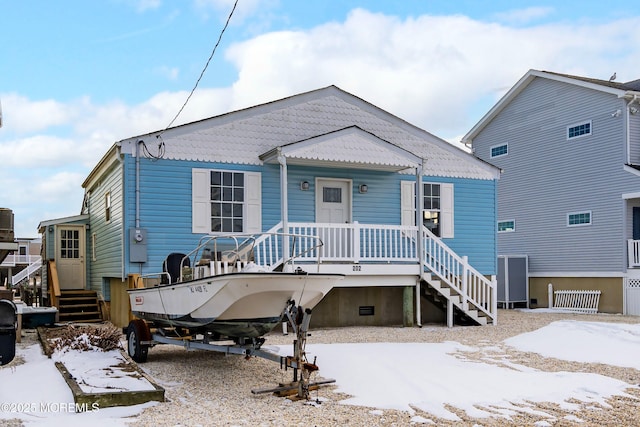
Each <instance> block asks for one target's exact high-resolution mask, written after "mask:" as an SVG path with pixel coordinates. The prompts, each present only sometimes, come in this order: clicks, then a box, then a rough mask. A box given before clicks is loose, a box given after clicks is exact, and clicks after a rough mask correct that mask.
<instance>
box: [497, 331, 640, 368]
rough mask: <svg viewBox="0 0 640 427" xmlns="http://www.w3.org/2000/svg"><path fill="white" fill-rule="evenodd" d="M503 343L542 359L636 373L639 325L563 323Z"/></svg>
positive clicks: (639, 351) (639, 334)
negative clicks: (595, 365) (608, 367)
mask: <svg viewBox="0 0 640 427" xmlns="http://www.w3.org/2000/svg"><path fill="white" fill-rule="evenodd" d="M594 338H597V340H596V342H594ZM505 344H507V345H509V346H512V347H515V348H517V349H518V350H521V351H528V352H533V353H538V354H540V355H542V356H544V357H555V358H556V359H562V360H573V361H576V362H584V363H604V364H607V365H615V366H622V367H627V368H635V369H638V370H640V325H628V324H617V323H605V322H577V321H573V320H563V321H558V322H553V323H550V324H549V325H547V326H545V327H543V328H540V329H538V330H537V331H533V332H529V333H526V334H520V335H518V336H515V337H513V338H509V339H507V340H505Z"/></svg>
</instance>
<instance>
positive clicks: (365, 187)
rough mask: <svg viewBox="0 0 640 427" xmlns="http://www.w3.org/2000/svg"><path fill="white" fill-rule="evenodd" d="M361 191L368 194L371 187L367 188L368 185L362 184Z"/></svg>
mask: <svg viewBox="0 0 640 427" xmlns="http://www.w3.org/2000/svg"><path fill="white" fill-rule="evenodd" d="M359 191H360V192H361V193H366V192H367V191H369V187H367V184H360V188H359Z"/></svg>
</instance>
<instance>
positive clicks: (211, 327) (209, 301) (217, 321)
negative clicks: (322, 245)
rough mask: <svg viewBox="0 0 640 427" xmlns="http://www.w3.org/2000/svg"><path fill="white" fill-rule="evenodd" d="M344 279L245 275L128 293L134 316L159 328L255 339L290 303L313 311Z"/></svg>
mask: <svg viewBox="0 0 640 427" xmlns="http://www.w3.org/2000/svg"><path fill="white" fill-rule="evenodd" d="M342 277H343V276H341V275H337V274H297V273H283V272H256V273H248V272H240V273H231V274H224V275H219V276H211V277H207V278H203V279H199V280H192V281H188V282H182V283H173V284H169V285H160V286H155V287H152V288H142V289H130V290H128V292H129V299H130V302H131V310H132V312H133V314H134V315H136V316H137V317H140V318H142V319H145V320H148V321H151V322H153V323H154V324H157V325H158V326H175V327H183V328H190V329H195V330H198V331H205V332H211V333H216V334H220V335H224V336H227V337H234V338H236V337H246V338H255V337H259V336H262V335H265V334H267V333H268V332H270V331H271V330H272V329H273V328H274V327H275V326H276V325H277V324H278V323H279V322H280V321H281V315H282V312H283V310H284V309H285V307H286V306H287V302H288V301H291V300H293V301H295V302H296V304H298V305H300V306H302V307H304V308H313V307H314V306H315V305H316V304H317V303H318V302H320V300H321V299H322V298H323V297H324V296H325V295H326V294H327V293H328V292H329V291H330V290H331V288H332V287H333V286H334V284H335V282H336V281H338V280H340V279H341V278H342Z"/></svg>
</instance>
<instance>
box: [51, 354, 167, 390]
mask: <svg viewBox="0 0 640 427" xmlns="http://www.w3.org/2000/svg"><path fill="white" fill-rule="evenodd" d="M52 359H53V360H54V361H56V362H61V363H62V364H63V365H64V366H65V367H66V368H67V370H68V371H69V373H70V374H71V376H73V378H75V380H76V382H77V383H78V385H79V386H80V389H81V390H82V391H83V392H85V393H113V392H117V391H120V390H124V391H153V390H155V388H154V387H153V384H151V383H150V382H149V381H148V380H147V379H146V378H144V377H142V376H140V375H136V374H135V373H132V372H128V371H127V369H126V364H127V361H126V359H125V358H124V356H123V355H122V353H121V352H120V350H109V351H75V350H68V351H59V350H57V351H56V352H55V353H53V355H52Z"/></svg>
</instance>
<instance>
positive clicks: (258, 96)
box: [226, 9, 640, 137]
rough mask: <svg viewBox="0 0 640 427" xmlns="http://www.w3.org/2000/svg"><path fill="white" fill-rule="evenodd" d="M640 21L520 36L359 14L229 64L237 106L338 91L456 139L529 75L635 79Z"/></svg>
mask: <svg viewBox="0 0 640 427" xmlns="http://www.w3.org/2000/svg"><path fill="white" fill-rule="evenodd" d="M639 23H640V19H638V18H634V19H628V20H626V21H617V22H611V23H609V24H607V25H587V24H580V23H578V24H571V23H568V24H556V25H551V24H549V25H541V26H536V27H528V28H513V27H509V26H504V25H500V24H497V23H486V22H479V21H474V20H472V19H470V18H468V17H465V16H420V17H417V18H409V19H406V20H404V21H402V20H400V19H398V18H396V17H390V16H385V15H382V14H375V13H371V12H368V11H365V10H361V9H358V10H354V11H352V12H351V13H350V14H349V16H348V18H347V19H346V21H345V22H344V23H330V24H326V25H322V26H318V27H316V28H313V29H311V30H308V31H296V32H274V33H269V34H264V35H261V36H259V37H255V38H253V39H251V40H248V41H246V42H244V43H239V44H236V45H233V46H232V47H231V48H230V49H229V50H228V51H227V52H226V57H227V59H228V60H230V61H232V62H233V63H234V64H235V66H236V67H237V69H238V73H239V74H238V80H237V81H236V82H235V83H234V85H233V96H234V103H235V104H234V105H236V106H245V105H247V104H251V103H252V102H262V101H265V100H269V99H275V98H278V97H284V96H288V95H291V94H294V93H297V92H300V91H304V90H310V89H315V88H318V87H322V86H327V85H329V84H336V85H337V86H339V87H341V88H343V89H345V90H347V91H350V92H352V93H354V94H355V95H358V96H360V97H362V98H364V99H366V100H368V101H370V102H372V103H374V104H377V105H379V106H381V107H382V108H385V109H387V110H388V111H389V112H391V113H393V114H396V115H399V116H400V117H402V118H404V119H406V120H408V121H410V122H412V123H415V124H417V125H418V126H421V127H424V128H425V129H427V130H429V131H431V132H433V133H435V134H436V135H439V136H441V137H449V136H450V135H456V134H461V133H464V131H465V130H468V129H469V128H470V127H471V126H472V125H473V124H474V121H475V120H477V119H479V118H480V116H481V114H479V113H478V112H473V111H471V108H472V106H475V105H478V104H479V103H482V104H483V105H486V108H487V109H488V108H489V107H490V106H491V105H492V104H493V103H494V102H495V101H496V100H497V99H498V98H499V96H501V95H502V94H504V92H505V91H506V90H507V89H508V88H509V87H511V85H513V84H514V83H515V82H516V81H517V80H518V79H519V78H520V77H521V76H522V75H523V74H524V73H526V71H527V70H528V69H531V68H535V69H547V70H554V71H559V72H576V73H582V74H586V75H590V76H594V77H602V76H605V77H603V78H608V76H609V75H611V73H612V71H613V69H612V67H616V69H617V70H618V75H619V76H620V75H621V74H620V70H621V69H622V67H621V66H622V64H626V67H627V73H628V74H630V73H633V72H635V68H634V67H633V66H631V65H630V63H631V62H633V61H634V59H635V58H636V57H637V55H638V54H639V53H640V43H638V37H639V36H637V35H633V34H631V33H630V32H629V31H628V29H629V28H634V27H635V26H637V25H638V24H639ZM453 29H455V31H454V30H453ZM623 33H624V35H625V36H626V39H625V38H624V37H623V36H622V34H623ZM634 39H635V40H634ZM614 54H615V55H618V58H612V57H613V56H614ZM585 58H589V61H588V63H586V62H585ZM627 61H628V63H627ZM615 63H617V64H620V66H617V65H614V64H615ZM587 66H588V67H589V68H588V69H586V67H587ZM582 67H584V68H582ZM483 100H484V101H483ZM482 113H484V112H482ZM471 115H472V116H471ZM470 116H471V117H470Z"/></svg>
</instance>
